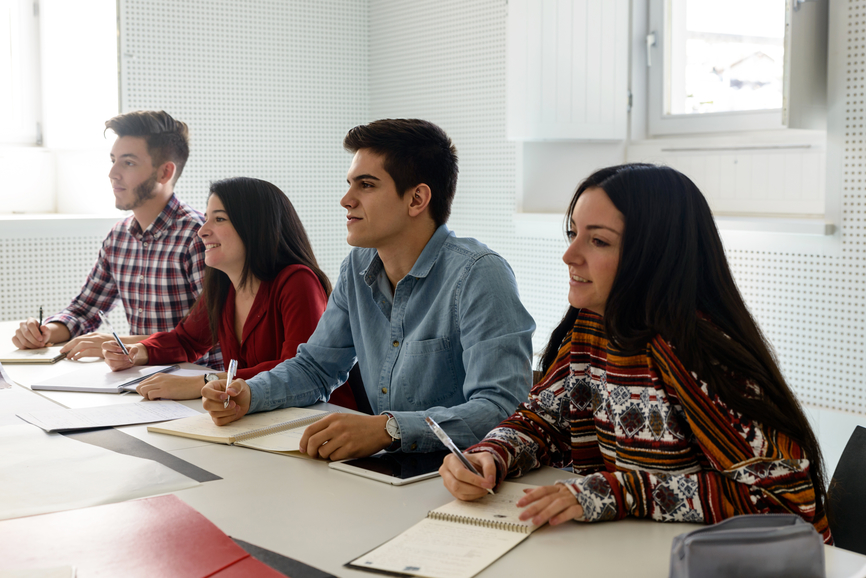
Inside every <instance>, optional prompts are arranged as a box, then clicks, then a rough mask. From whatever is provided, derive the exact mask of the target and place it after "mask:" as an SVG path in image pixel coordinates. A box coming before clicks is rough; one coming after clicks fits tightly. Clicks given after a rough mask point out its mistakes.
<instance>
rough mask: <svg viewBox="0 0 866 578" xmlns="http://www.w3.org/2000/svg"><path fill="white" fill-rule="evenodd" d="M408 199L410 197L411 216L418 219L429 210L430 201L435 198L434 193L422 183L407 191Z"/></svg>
mask: <svg viewBox="0 0 866 578" xmlns="http://www.w3.org/2000/svg"><path fill="white" fill-rule="evenodd" d="M406 197H409V199H408V200H409V204H408V208H409V216H410V217H417V216H418V215H420V214H421V213H423V212H424V211H426V210H427V207H428V206H429V205H430V199H432V197H433V193H432V191H430V187H428V186H427V185H425V184H424V183H421V184H420V185H417V186H415V187H414V188H412V189H410V190H408V191H406Z"/></svg>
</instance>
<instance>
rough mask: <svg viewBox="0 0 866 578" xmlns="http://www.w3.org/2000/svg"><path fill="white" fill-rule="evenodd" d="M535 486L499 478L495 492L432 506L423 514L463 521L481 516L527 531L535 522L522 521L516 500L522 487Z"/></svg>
mask: <svg viewBox="0 0 866 578" xmlns="http://www.w3.org/2000/svg"><path fill="white" fill-rule="evenodd" d="M535 487H536V486H530V485H527V484H517V483H515V482H502V483H501V484H500V485H499V487H498V488H497V489H496V494H495V495H487V496H484V497H483V498H480V499H478V500H475V501H473V502H464V501H462V500H454V501H453V502H449V503H447V504H445V505H444V506H440V507H438V508H436V509H435V510H433V511H432V512H430V513H429V514H427V515H428V517H430V518H441V519H445V520H454V521H460V522H464V523H471V521H474V520H481V521H483V522H487V523H489V524H491V525H495V527H500V528H503V529H509V530H512V531H517V532H525V533H527V534H529V533H531V532H532V531H534V530H535V529H536V528H538V526H535V525H534V524H532V522H530V521H528V520H527V521H522V520H521V519H520V513H521V512H522V511H523V508H518V507H517V506H516V504H517V501H518V500H519V499H520V498H522V497H523V496H524V494H525V492H524V491H523V490H531V489H533V488H535Z"/></svg>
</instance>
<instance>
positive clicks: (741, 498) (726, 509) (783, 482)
mask: <svg viewBox="0 0 866 578" xmlns="http://www.w3.org/2000/svg"><path fill="white" fill-rule="evenodd" d="M651 349H652V353H653V357H654V361H655V362H656V363H657V364H658V366H659V368H660V370H661V371H660V374H661V376H662V378H663V380H664V382H665V385H666V387H668V388H670V389H671V390H672V391H674V392H676V395H677V397H678V399H679V402H680V404H681V405H682V408H683V411H684V413H685V417H686V420H687V422H688V425H689V427H690V429H691V430H692V433H693V434H694V438H695V441H696V443H697V445H698V447H699V448H700V450H701V451H702V452H703V455H704V457H705V464H706V465H705V466H704V467H703V468H702V469H701V470H700V471H696V472H694V473H683V474H666V473H661V472H648V471H617V472H607V471H604V472H595V473H592V474H590V475H587V476H585V477H581V478H576V479H573V480H567V481H565V482H564V483H565V484H566V486H568V488H569V489H570V490H571V491H572V493H574V495H575V497H576V498H577V500H578V502H580V504H581V506H583V509H584V513H585V514H584V515H585V518H586V520H587V521H602V520H615V519H620V518H624V517H625V516H634V517H647V518H652V519H653V520H657V521H663V522H703V523H708V524H709V523H716V522H719V521H721V520H723V519H725V518H729V517H732V516H737V515H741V514H763V513H795V514H797V515H799V516H801V517H802V518H803V519H805V520H806V521H808V522H811V523H812V524H814V525H815V528H816V530H817V531H818V532H819V533H821V534H822V535H823V537H824V541H825V542H828V543H830V542H831V540H832V539H831V537H830V530H829V525H828V523H827V519H826V516H825V514H824V512H823V511H820V510H817V509H816V502H815V491H814V486H813V484H812V480H811V477H810V473H809V467H810V462H809V459H808V458H807V456H805V455H804V453H803V450H802V448H801V447H800V446H799V445H798V444H797V443H795V442H794V441H793V440H792V439H790V438H789V437H788V436H786V435H785V434H783V433H781V432H777V431H775V430H772V429H770V428H767V427H764V426H762V425H761V424H760V423H759V422H757V421H756V420H753V419H750V418H748V417H746V416H743V415H742V414H740V413H739V412H737V411H734V410H732V409H730V408H729V407H728V406H727V405H726V404H725V403H724V401H723V400H721V399H720V398H719V397H718V395H716V394H715V393H713V392H712V391H710V389H709V388H708V386H707V384H706V383H704V382H702V381H699V380H698V379H697V377H696V376H695V375H694V374H692V373H690V372H688V371H687V370H686V369H685V368H684V367H683V366H682V364H681V363H680V361H679V360H678V359H677V358H676V356H675V355H674V354H673V351H672V350H671V348H670V346H669V345H668V344H667V343H666V342H664V340H662V339H661V338H658V337H657V338H656V339H655V340H654V341H653V343H652V344H651ZM752 387H753V389H755V390H756V393H758V391H757V388H756V386H752Z"/></svg>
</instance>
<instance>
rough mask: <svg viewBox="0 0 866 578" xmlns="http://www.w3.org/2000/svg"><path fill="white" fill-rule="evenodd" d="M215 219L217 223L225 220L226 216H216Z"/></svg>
mask: <svg viewBox="0 0 866 578" xmlns="http://www.w3.org/2000/svg"><path fill="white" fill-rule="evenodd" d="M214 221H216V222H217V223H222V222H223V221H225V218H224V217H216V218H215V219H214Z"/></svg>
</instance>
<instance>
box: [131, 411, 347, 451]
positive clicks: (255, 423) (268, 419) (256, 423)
mask: <svg viewBox="0 0 866 578" xmlns="http://www.w3.org/2000/svg"><path fill="white" fill-rule="evenodd" d="M329 413H332V412H327V411H321V410H317V409H307V408H303V407H290V408H286V409H278V410H275V411H267V412H262V413H253V414H249V415H245V416H244V417H242V418H241V419H239V420H238V421H235V422H232V423H230V424H228V425H224V426H218V425H216V424H215V423H214V422H213V420H212V419H211V417H210V414H208V413H202V414H199V415H196V416H193V417H185V418H183V419H178V420H174V421H170V422H167V423H162V424H158V425H151V426H147V431H150V432H156V433H164V434H169V435H174V436H180V437H184V438H192V439H195V440H202V441H206V442H214V443H218V444H227V445H236V446H244V447H246V448H253V449H256V450H262V451H266V452H273V453H276V454H284V455H291V456H296V457H307V456H306V455H305V454H302V453H300V450H299V445H298V442H300V441H301V436H302V435H303V433H304V428H306V426H308V425H310V424H311V423H313V422H316V421H318V420H320V419H322V418H323V417H325V416H326V415H328V414H329Z"/></svg>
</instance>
